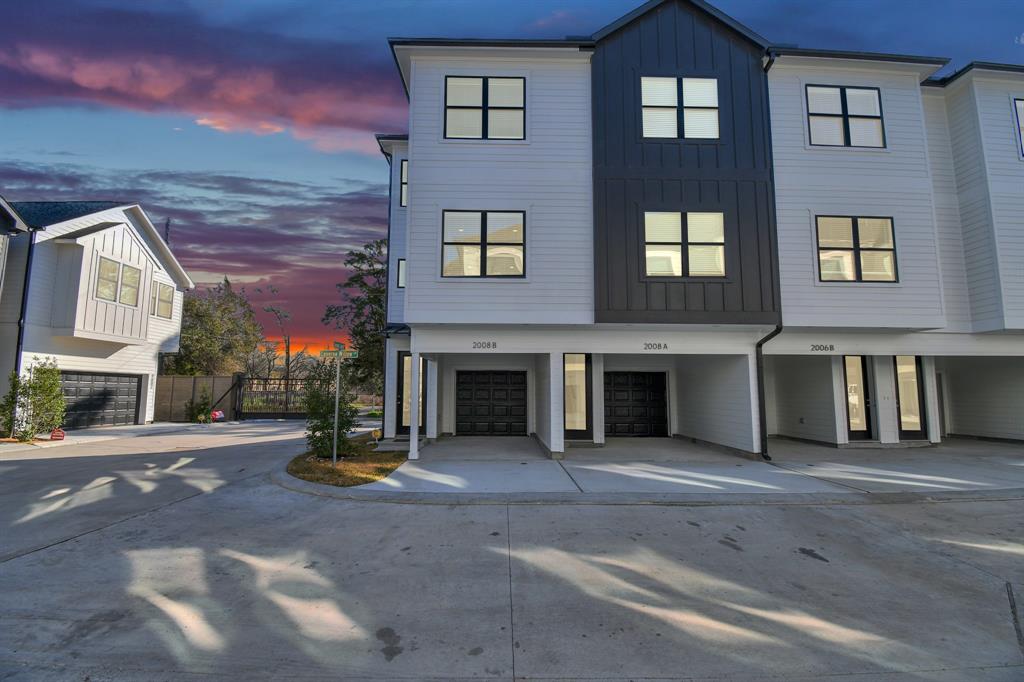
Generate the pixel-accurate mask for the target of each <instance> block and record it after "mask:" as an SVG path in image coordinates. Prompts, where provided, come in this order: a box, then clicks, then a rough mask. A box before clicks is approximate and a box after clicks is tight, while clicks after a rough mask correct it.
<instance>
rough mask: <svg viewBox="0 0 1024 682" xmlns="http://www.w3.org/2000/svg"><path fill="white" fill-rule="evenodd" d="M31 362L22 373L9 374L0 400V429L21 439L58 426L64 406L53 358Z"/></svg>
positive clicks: (26, 438)
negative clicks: (0, 415) (0, 422)
mask: <svg viewBox="0 0 1024 682" xmlns="http://www.w3.org/2000/svg"><path fill="white" fill-rule="evenodd" d="M32 362H33V364H32V365H30V366H29V368H28V369H27V370H26V372H25V373H24V375H23V376H21V377H18V376H16V375H15V374H14V373H13V372H12V373H11V377H10V389H9V390H8V392H7V395H5V396H4V398H3V400H2V401H0V409H2V410H3V412H4V414H3V427H4V431H5V432H6V433H9V434H10V435H11V436H12V437H13V438H17V439H18V440H20V441H25V442H28V441H31V440H32V439H34V438H35V437H36V436H37V435H38V434H40V433H48V432H50V431H52V430H53V429H56V428H57V427H59V426H60V425H61V424H62V423H63V422H64V412H65V411H66V409H67V404H66V403H65V401H64V392H63V391H62V390H61V385H60V369H59V368H58V367H57V363H56V361H54V360H52V359H46V360H42V361H40V360H39V358H33V359H32Z"/></svg>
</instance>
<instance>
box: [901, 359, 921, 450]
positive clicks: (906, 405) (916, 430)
mask: <svg viewBox="0 0 1024 682" xmlns="http://www.w3.org/2000/svg"><path fill="white" fill-rule="evenodd" d="M895 367H896V412H897V414H898V416H899V420H900V422H899V429H900V440H924V439H925V438H926V436H925V421H924V404H925V403H924V386H923V385H922V381H921V377H922V374H921V358H919V357H916V356H913V355H897V356H896V358H895Z"/></svg>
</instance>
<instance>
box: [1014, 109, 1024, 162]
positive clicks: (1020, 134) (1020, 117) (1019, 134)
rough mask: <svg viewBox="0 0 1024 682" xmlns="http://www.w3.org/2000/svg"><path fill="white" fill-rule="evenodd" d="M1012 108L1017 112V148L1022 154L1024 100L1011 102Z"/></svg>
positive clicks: (1023, 148) (1023, 152)
mask: <svg viewBox="0 0 1024 682" xmlns="http://www.w3.org/2000/svg"><path fill="white" fill-rule="evenodd" d="M1013 107H1014V109H1016V110H1017V148H1018V151H1019V152H1020V153H1021V154H1024V99H1015V100H1013Z"/></svg>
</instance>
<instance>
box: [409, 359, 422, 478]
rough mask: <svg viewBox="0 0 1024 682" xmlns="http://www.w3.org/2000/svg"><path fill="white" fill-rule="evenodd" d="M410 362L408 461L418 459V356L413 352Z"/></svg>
mask: <svg viewBox="0 0 1024 682" xmlns="http://www.w3.org/2000/svg"><path fill="white" fill-rule="evenodd" d="M410 360H411V362H412V367H411V369H410V374H411V376H410V381H409V384H410V391H409V392H410V393H411V394H412V395H410V396H409V459H419V458H420V391H419V386H420V354H419V353H417V352H416V351H413V353H412V355H411V357H410Z"/></svg>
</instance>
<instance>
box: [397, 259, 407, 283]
mask: <svg viewBox="0 0 1024 682" xmlns="http://www.w3.org/2000/svg"><path fill="white" fill-rule="evenodd" d="M395 286H397V287H398V288H399V289H404V288H405V259H404V258H399V259H398V273H397V274H396V276H395Z"/></svg>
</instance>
